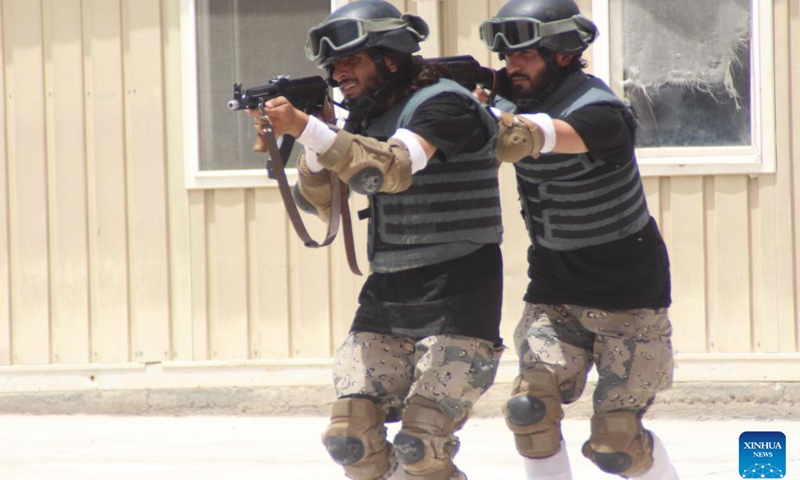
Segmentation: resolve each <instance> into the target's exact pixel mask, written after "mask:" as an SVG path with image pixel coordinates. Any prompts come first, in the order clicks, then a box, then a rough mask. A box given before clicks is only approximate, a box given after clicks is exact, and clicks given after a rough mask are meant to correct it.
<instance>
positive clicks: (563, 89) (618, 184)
mask: <svg viewBox="0 0 800 480" xmlns="http://www.w3.org/2000/svg"><path fill="white" fill-rule="evenodd" d="M597 103H614V104H618V105H625V104H624V102H622V100H620V99H619V98H618V97H617V96H616V95H615V94H614V93H613V92H612V91H611V90H610V89H609V88H608V87H607V86H606V85H605V83H603V82H602V81H601V80H599V79H597V78H595V77H592V76H589V75H586V74H585V73H583V72H575V73H573V74H571V75H569V76H568V77H567V78H566V79H565V80H564V82H563V83H562V84H561V86H560V87H559V88H558V89H556V91H555V92H553V95H551V96H550V97H549V98H547V100H545V102H544V103H543V104H542V106H541V108H539V109H537V111H542V112H546V113H547V114H549V115H550V116H551V117H552V118H554V119H558V118H564V117H566V116H568V115H569V114H570V113H572V112H574V111H575V110H577V109H579V108H581V107H583V106H586V105H590V104H597ZM626 108H627V106H626ZM631 128H633V127H632V126H631ZM514 167H515V168H516V172H517V189H518V191H519V196H520V201H521V203H522V210H523V215H524V217H525V224H526V226H527V228H528V234H529V235H530V237H531V242H532V244H533V245H534V248H535V246H536V245H541V246H543V247H546V248H549V249H552V250H574V249H577V248H582V247H588V246H592V245H600V244H603V243H607V242H610V241H613V240H618V239H621V238H624V237H627V236H628V235H630V234H632V233H635V232H637V231H639V230H641V229H642V228H644V226H645V225H646V224H647V222H648V221H649V220H650V213H649V211H648V210H647V202H646V200H645V196H644V191H643V189H642V188H643V187H642V181H641V178H640V176H639V168H638V166H637V164H636V158H635V157H633V156H631V158H630V160H629V161H628V162H625V163H624V164H622V165H620V166H619V167H618V168H614V169H613V170H610V171H609V165H608V164H607V162H604V161H600V160H590V158H589V156H588V155H587V154H578V155H574V154H542V155H540V156H539V158H533V157H526V158H524V159H522V160H521V161H519V162H517V163H515V164H514Z"/></svg>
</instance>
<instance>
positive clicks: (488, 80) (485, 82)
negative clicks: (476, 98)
mask: <svg viewBox="0 0 800 480" xmlns="http://www.w3.org/2000/svg"><path fill="white" fill-rule="evenodd" d="M426 61H427V62H429V63H438V64H441V65H443V66H444V67H446V69H447V70H448V71H449V74H450V79H451V80H453V81H455V82H457V83H459V84H460V85H461V86H463V87H464V88H466V89H467V90H470V91H472V90H475V88H476V87H481V88H485V89H487V90H489V91H491V92H492V93H493V94H494V93H497V92H496V91H497V85H498V83H497V82H498V78H497V71H495V70H493V69H491V68H488V67H484V66H481V64H480V63H478V61H477V60H475V58H474V57H473V56H472V55H456V56H452V57H438V58H430V59H426Z"/></svg>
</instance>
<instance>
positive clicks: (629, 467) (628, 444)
mask: <svg viewBox="0 0 800 480" xmlns="http://www.w3.org/2000/svg"><path fill="white" fill-rule="evenodd" d="M583 456H584V457H586V458H588V459H589V460H591V461H592V463H594V464H595V465H597V466H598V467H599V468H600V470H602V471H604V472H606V473H612V474H615V475H624V476H626V477H635V476H639V475H642V474H643V473H645V472H646V471H648V470H649V469H650V467H652V466H653V438H652V437H651V436H650V433H649V432H648V431H647V430H645V429H644V427H643V426H642V421H641V420H640V419H639V417H638V416H637V415H636V413H635V412H630V411H623V412H611V413H601V414H596V415H595V416H593V417H592V436H591V437H590V438H589V441H587V442H586V443H584V444H583Z"/></svg>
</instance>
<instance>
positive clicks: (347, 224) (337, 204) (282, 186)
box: [261, 127, 361, 275]
mask: <svg viewBox="0 0 800 480" xmlns="http://www.w3.org/2000/svg"><path fill="white" fill-rule="evenodd" d="M264 130H265V132H264V133H263V134H261V135H262V136H263V137H264V140H265V141H266V144H267V151H268V152H269V156H270V158H271V159H272V170H273V174H274V176H275V180H277V181H278V190H279V191H280V193H281V198H282V199H283V205H284V207H285V208H286V213H287V214H288V215H289V220H290V221H291V222H292V226H293V227H294V231H295V232H297V236H298V237H300V240H302V241H303V244H304V245H305V246H306V247H309V248H319V247H325V246H327V245H330V243H331V242H333V239H334V238H336V233H337V231H338V230H339V217H340V216H341V219H342V224H343V225H342V232H343V234H344V248H345V254H346V256H347V264H348V265H349V266H350V271H351V272H353V273H354V274H356V275H361V270H359V268H358V263H357V260H356V252H355V246H354V244H353V227H352V222H351V221H350V206H349V205H348V202H347V185H346V184H344V183H343V182H341V181H340V180H339V175H338V174H337V173H336V172H331V211H330V215H331V216H330V222H328V232H327V233H326V235H325V239H324V240H323V241H322V243H318V242H317V241H315V240H314V239H313V238H311V235H309V234H308V230H306V226H305V224H303V219H302V218H301V217H300V212H299V211H298V210H297V204H295V202H294V197H293V196H292V190H291V188H290V187H289V182H288V181H287V180H286V172H285V171H284V168H285V167H286V164H285V162H284V159H283V155H282V154H281V152H280V150H279V149H278V142H277V140H276V139H275V134H274V133H273V132H272V128H269V127H267V128H265V129H264ZM286 141H288V138H285V139H284V142H286ZM291 142H294V140H291Z"/></svg>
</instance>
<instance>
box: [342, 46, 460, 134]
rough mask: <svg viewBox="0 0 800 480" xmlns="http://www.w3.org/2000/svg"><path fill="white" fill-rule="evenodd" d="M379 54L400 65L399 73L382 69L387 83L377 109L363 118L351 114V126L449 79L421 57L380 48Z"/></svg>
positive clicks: (378, 94)
mask: <svg viewBox="0 0 800 480" xmlns="http://www.w3.org/2000/svg"><path fill="white" fill-rule="evenodd" d="M375 51H376V53H377V54H378V56H380V57H381V58H387V59H390V60H391V61H392V62H394V63H395V64H396V65H397V71H396V72H394V73H389V72H388V70H387V69H386V67H385V66H384V65H379V66H378V67H379V68H378V69H379V71H380V72H381V75H383V79H384V82H385V83H384V84H382V85H381V86H380V87H379V88H378V90H377V91H376V92H375V93H374V97H373V99H374V100H375V106H374V107H373V108H372V109H370V110H369V111H368V112H364V113H362V114H353V112H351V114H350V117H349V118H348V120H347V121H348V123H351V124H358V123H360V122H361V120H363V119H364V118H368V117H373V116H376V115H379V114H380V113H382V112H385V111H386V110H388V109H389V108H390V107H391V106H392V105H394V104H395V103H397V102H399V101H400V100H402V99H404V98H406V97H408V96H410V95H413V94H414V93H415V92H416V91H417V90H419V89H421V88H423V87H427V86H428V85H433V84H434V83H436V82H438V81H439V79H440V78H442V77H445V76H446V70H445V68H444V67H442V66H441V65H439V64H436V63H432V62H428V61H427V60H425V59H423V58H422V57H421V56H419V55H411V54H408V53H403V52H398V51H396V50H389V49H387V48H383V47H376V48H375Z"/></svg>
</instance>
